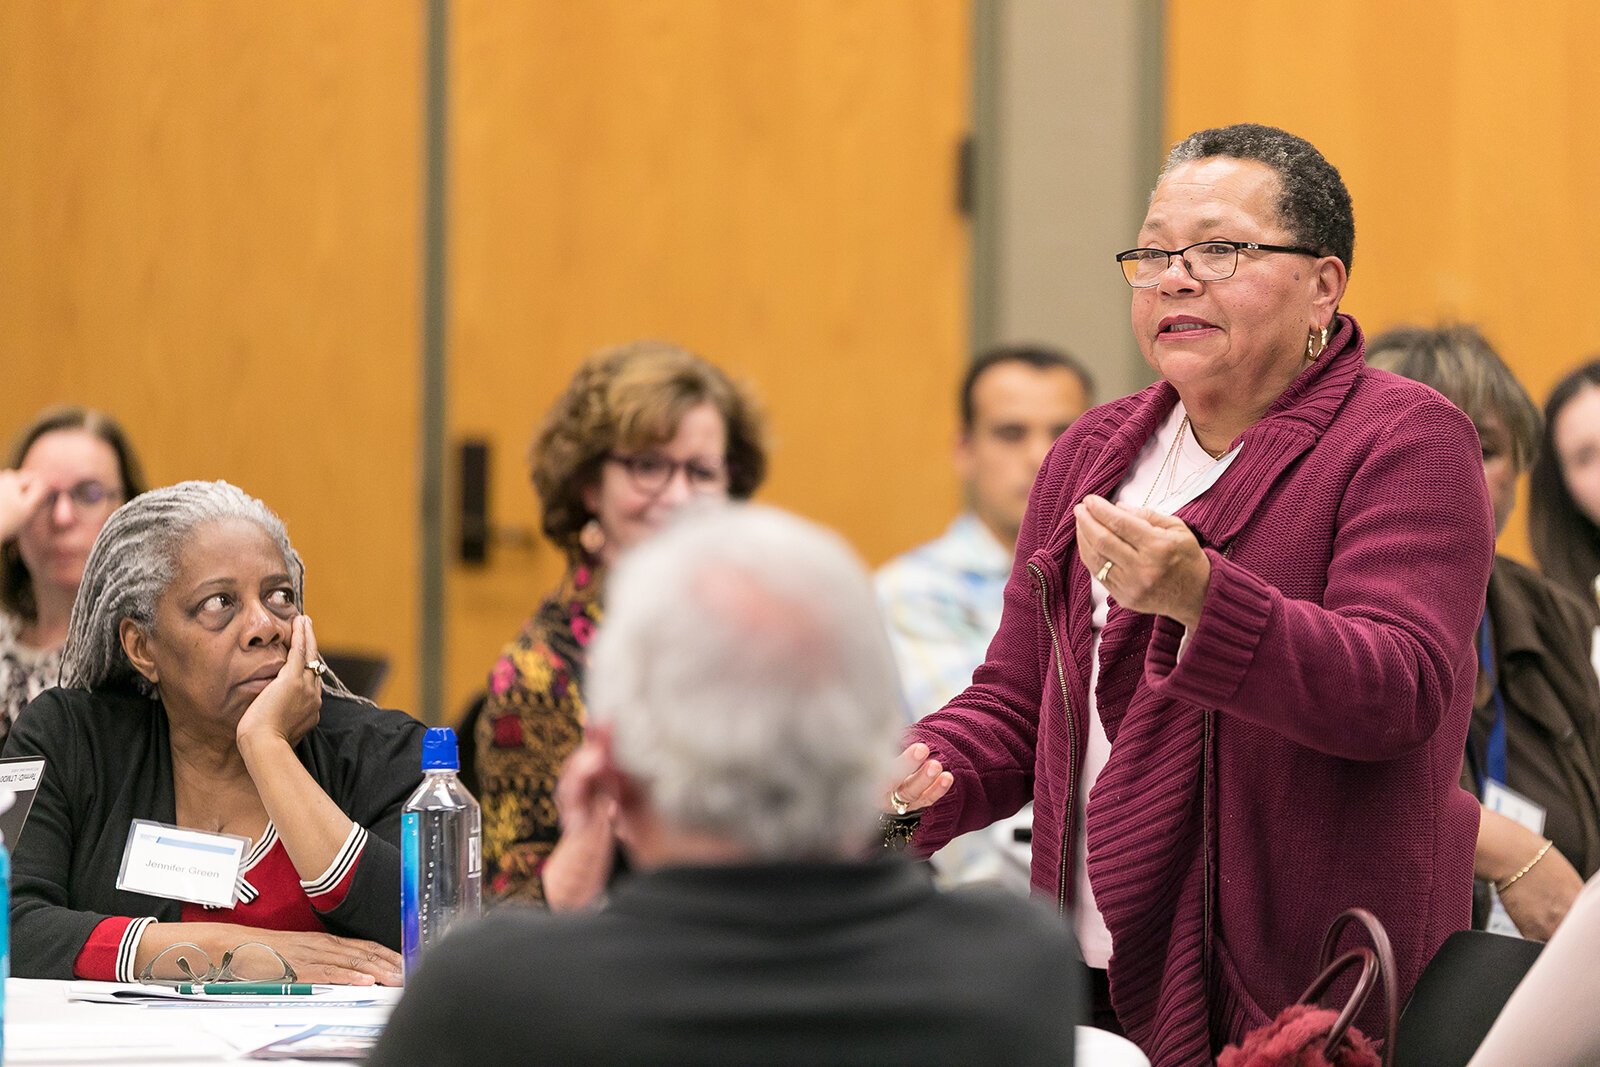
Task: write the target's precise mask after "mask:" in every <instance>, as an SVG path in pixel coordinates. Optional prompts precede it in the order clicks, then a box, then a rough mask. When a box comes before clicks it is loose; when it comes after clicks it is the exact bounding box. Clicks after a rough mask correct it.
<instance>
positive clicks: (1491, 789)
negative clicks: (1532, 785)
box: [1483, 779, 1545, 834]
mask: <svg viewBox="0 0 1600 1067" xmlns="http://www.w3.org/2000/svg"><path fill="white" fill-rule="evenodd" d="M1483 806H1484V807H1486V808H1488V809H1489V810H1490V811H1496V812H1499V813H1500V814H1501V815H1504V816H1505V817H1506V818H1508V819H1510V820H1511V821H1512V822H1514V823H1519V824H1520V825H1522V826H1526V827H1527V828H1528V829H1530V830H1532V831H1533V832H1534V833H1536V834H1542V833H1544V816H1545V810H1544V805H1542V804H1536V803H1534V802H1533V801H1531V800H1529V799H1528V798H1527V797H1525V796H1523V795H1522V794H1521V793H1519V792H1517V791H1516V790H1515V789H1511V788H1508V787H1506V786H1503V785H1501V784H1500V783H1499V782H1496V781H1494V780H1493V779H1489V780H1488V781H1486V782H1484V783H1483Z"/></svg>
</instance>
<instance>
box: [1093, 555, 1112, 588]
mask: <svg viewBox="0 0 1600 1067" xmlns="http://www.w3.org/2000/svg"><path fill="white" fill-rule="evenodd" d="M1111 567H1112V562H1111V560H1109V559H1108V560H1106V561H1105V562H1104V563H1102V564H1101V565H1100V569H1099V570H1097V571H1095V573H1094V580H1095V581H1097V582H1099V583H1100V584H1101V585H1104V584H1105V582H1106V575H1108V574H1110V573H1111Z"/></svg>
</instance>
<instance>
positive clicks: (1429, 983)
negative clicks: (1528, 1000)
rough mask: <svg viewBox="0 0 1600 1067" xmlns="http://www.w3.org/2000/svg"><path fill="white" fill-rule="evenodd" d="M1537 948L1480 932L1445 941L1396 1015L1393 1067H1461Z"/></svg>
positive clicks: (1464, 932)
mask: <svg viewBox="0 0 1600 1067" xmlns="http://www.w3.org/2000/svg"><path fill="white" fill-rule="evenodd" d="M1542 948H1544V945H1543V943H1541V942H1538V941H1524V940H1523V939H1522V938H1520V937H1506V936H1505V935H1504V934H1491V933H1488V932H1486V931H1483V930H1458V931H1456V932H1455V933H1453V934H1451V935H1450V936H1449V937H1448V938H1446V939H1445V942H1444V944H1443V945H1440V946H1439V951H1438V952H1436V953H1434V956H1433V959H1431V960H1429V961H1428V966H1427V967H1425V968H1423V971H1422V976H1421V977H1420V978H1418V979H1417V985H1416V988H1415V989H1413V990H1412V991H1411V999H1410V1000H1409V1001H1407V1002H1406V1010H1405V1012H1404V1013H1403V1014H1402V1015H1401V1016H1400V1033H1399V1036H1398V1037H1397V1039H1396V1041H1395V1056H1394V1067H1466V1063H1467V1061H1468V1060H1470V1059H1472V1054H1473V1053H1474V1052H1476V1051H1477V1050H1478V1046H1479V1045H1481V1044H1482V1043H1483V1039H1484V1037H1485V1036H1487V1034H1488V1033H1489V1027H1491V1026H1493V1025H1494V1020H1495V1018H1496V1017H1497V1016H1498V1015H1499V1014H1500V1009H1501V1008H1504V1007H1505V1006H1506V1001H1507V1000H1509V999H1510V998H1511V992H1512V990H1514V989H1516V988H1517V984H1518V983H1519V982H1521V981H1522V976H1523V975H1525V974H1527V973H1528V968H1530V967H1532V966H1533V961H1534V960H1536V959H1538V958H1539V950H1540V949H1542Z"/></svg>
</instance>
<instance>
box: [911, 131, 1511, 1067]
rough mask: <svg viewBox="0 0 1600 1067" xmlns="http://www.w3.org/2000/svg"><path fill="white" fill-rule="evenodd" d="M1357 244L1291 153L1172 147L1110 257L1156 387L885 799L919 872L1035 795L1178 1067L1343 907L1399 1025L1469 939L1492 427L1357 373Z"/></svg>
mask: <svg viewBox="0 0 1600 1067" xmlns="http://www.w3.org/2000/svg"><path fill="white" fill-rule="evenodd" d="M1354 243H1355V225H1354V217H1353V213H1352V210H1351V206H1350V196H1349V193H1348V192H1347V191H1346V189H1345V187H1344V183H1343V181H1342V180H1341V179H1340V177H1339V174H1338V171H1337V170H1335V169H1334V168H1333V166H1332V165H1330V164H1329V163H1328V161H1327V160H1326V159H1324V158H1323V157H1322V155H1321V154H1320V153H1319V152H1318V151H1317V150H1316V149H1315V148H1314V147H1313V146H1312V145H1310V144H1308V143H1307V142H1305V141H1303V140H1301V139H1300V138H1298V137H1295V136H1293V135H1291V134H1288V133H1285V132H1284V131H1282V130H1277V129H1273V128H1270V127H1263V126H1253V125H1252V126H1231V127H1226V128H1223V129H1217V130H1206V131H1202V132H1200V133H1196V134H1194V135H1192V136H1190V137H1189V138H1188V139H1186V140H1185V141H1183V142H1181V143H1180V144H1179V145H1178V146H1177V147H1176V148H1174V149H1173V151H1172V154H1171V155H1170V156H1169V157H1168V160H1167V165H1166V167H1165V169H1164V170H1163V172H1162V175H1161V178H1160V180H1159V181H1158V183H1157V185H1156V188H1155V192H1154V194H1153V195H1152V197H1151V200H1150V207H1149V211H1148V213H1147V215H1146V216H1145V220H1144V225H1143V226H1142V227H1141V228H1140V231H1139V236H1138V241H1137V244H1138V246H1139V247H1136V248H1133V249H1130V250H1129V251H1127V252H1123V253H1121V254H1119V255H1118V256H1117V257H1116V258H1117V260H1118V262H1119V265H1120V267H1121V268H1122V271H1123V275H1124V277H1125V278H1126V280H1127V282H1128V284H1129V285H1130V286H1131V287H1132V298H1133V307H1132V321H1133V330H1134V336H1135V338H1136V340H1137V341H1138V343H1139V347H1140V349H1141V351H1142V352H1143V353H1144V356H1145V359H1146V360H1147V361H1148V362H1149V364H1150V365H1151V366H1152V367H1153V368H1155V370H1156V372H1157V373H1158V374H1159V375H1160V377H1161V380H1160V381H1158V382H1156V384H1154V385H1152V386H1150V387H1149V388H1148V389H1145V390H1144V391H1143V392H1140V393H1137V394H1135V395H1133V396H1130V397H1125V398H1123V399H1122V400H1118V401H1115V402H1113V403H1110V404H1106V405H1104V406H1102V407H1099V408H1096V409H1094V410H1091V411H1090V412H1089V413H1088V414H1086V415H1084V416H1083V417H1082V418H1081V419H1079V420H1078V422H1077V423H1076V424H1074V425H1073V427H1072V429H1071V430H1069V431H1068V432H1067V433H1066V434H1065V435H1063V436H1062V438H1061V439H1060V440H1059V441H1058V442H1057V443H1056V445H1055V448H1054V449H1053V450H1052V451H1051V453H1050V456H1049V458H1048V459H1046V461H1045V464H1044V466H1043V468H1041V470H1040V472H1039V477H1038V480H1037V481H1036V482H1035V484H1034V489H1033V495H1032V497H1031V499H1030V501H1029V504H1028V513H1027V517H1026V519H1025V520H1024V523H1023V528H1022V533H1021V536H1020V537H1019V538H1018V541H1017V553H1016V560H1015V564H1014V566H1013V569H1012V576H1011V580H1010V583H1009V585H1008V586H1007V588H1006V600H1005V612H1004V616H1003V619H1002V621H1001V624H1000V630H999V633H998V634H997V635H996V637H995V640H994V643H993V645H992V646H991V647H990V649H989V658H988V662H987V663H985V664H984V665H983V666H981V667H980V668H978V670H977V672H976V673H975V674H974V676H973V684H972V686H971V688H969V689H968V690H967V691H966V692H964V693H962V694H961V695H960V696H958V697H956V698H955V699H954V700H953V701H951V703H950V705H949V706H947V707H946V708H945V709H944V710H942V711H940V712H936V713H935V714H933V715H931V716H929V717H927V718H925V719H923V720H922V721H921V722H920V723H918V724H917V725H916V726H914V727H913V728H912V738H913V743H912V744H911V745H910V746H909V747H908V749H907V753H906V756H905V767H906V771H907V774H906V777H905V778H904V779H902V781H901V782H900V785H899V787H898V788H897V789H896V790H895V791H894V794H893V795H892V796H891V797H890V801H891V804H892V806H893V807H894V809H895V810H896V812H898V813H899V814H900V815H901V816H902V818H903V819H904V818H907V817H911V818H917V817H920V821H919V824H918V825H917V826H915V827H914V828H909V827H907V826H906V825H905V824H904V823H901V824H900V825H899V826H898V827H897V829H898V830H899V831H900V832H901V833H902V834H903V833H905V832H906V831H907V830H908V829H910V832H911V835H912V844H913V847H914V848H916V850H917V851H919V852H927V851H932V850H933V849H935V848H937V847H939V846H940V845H941V844H943V843H944V842H945V841H947V840H949V839H950V838H951V837H952V836H954V835H955V834H958V833H963V832H966V831H968V830H974V829H977V828H978V827H981V826H983V825H986V824H987V823H990V822H992V821H994V820H996V819H999V818H1003V817H1005V816H1007V815H1009V814H1011V813H1012V812H1014V811H1016V810H1017V809H1018V808H1019V807H1020V806H1021V805H1022V804H1023V803H1025V802H1026V801H1028V800H1030V799H1031V800H1033V801H1034V811H1035V816H1034V819H1035V821H1034V836H1033V847H1034V857H1033V888H1034V891H1035V892H1036V893H1038V894H1040V895H1042V896H1045V897H1047V898H1048V899H1049V900H1050V901H1052V902H1053V903H1054V904H1056V905H1057V906H1058V907H1060V908H1061V909H1062V911H1063V912H1065V911H1067V910H1068V909H1069V908H1070V909H1073V913H1074V921H1075V922H1076V924H1077V927H1078V933H1079V941H1080V944H1081V948H1082V951H1083V954H1084V958H1085V961H1086V963H1087V964H1088V965H1089V967H1090V968H1091V971H1092V973H1091V979H1092V981H1094V982H1095V984H1096V986H1097V987H1098V992H1099V998H1098V999H1099V1001H1100V1003H1099V1004H1098V1005H1097V1008H1098V1011H1097V1021H1098V1022H1100V1023H1101V1024H1102V1025H1111V1026H1116V1027H1120V1028H1121V1029H1123V1030H1124V1031H1125V1032H1126V1033H1127V1034H1128V1035H1129V1036H1130V1037H1131V1038H1133V1039H1134V1040H1135V1041H1136V1042H1138V1044H1139V1045H1140V1046H1141V1047H1142V1048H1143V1049H1144V1051H1145V1053H1146V1054H1147V1055H1148V1056H1149V1057H1150V1058H1151V1060H1152V1061H1153V1062H1154V1063H1155V1064H1156V1065H1157V1067H1168V1065H1172V1064H1200V1063H1210V1062H1211V1061H1212V1056H1213V1054H1214V1052H1215V1050H1217V1049H1218V1048H1220V1047H1221V1046H1222V1045H1223V1044H1224V1043H1226V1042H1228V1041H1230V1040H1237V1039H1238V1038H1239V1037H1240V1036H1241V1035H1242V1034H1244V1033H1245V1032H1246V1031H1248V1030H1249V1029H1251V1028H1252V1027H1254V1026H1256V1025H1259V1024H1261V1023H1263V1022H1265V1021H1266V1020H1267V1019H1269V1018H1270V1017H1271V1016H1272V1015H1274V1014H1275V1013H1276V1012H1277V1011H1279V1010H1280V1009H1281V1008H1283V1007H1284V1006H1285V1005H1287V1004H1289V1003H1290V1002H1291V1001H1293V1000H1294V998H1295V997H1296V996H1297V995H1298V994H1299V993H1300V991H1301V990H1302V988H1303V987H1304V986H1305V985H1306V984H1307V982H1309V980H1310V978H1311V977H1312V975H1311V968H1312V967H1313V966H1314V960H1315V958H1316V954H1317V950H1318V947H1319V945H1320V941H1321V938H1322V934H1323V932H1324V930H1325V929H1326V928H1327V926H1328V924H1329V922H1330V921H1331V920H1332V919H1333V917H1334V916H1335V915H1337V914H1338V913H1339V912H1340V911H1341V910H1343V909H1344V908H1347V907H1350V906H1352V905H1361V906H1364V907H1367V908H1370V909H1372V910H1373V911H1374V912H1376V913H1377V914H1378V916H1379V917H1380V918H1381V919H1382V920H1383V922H1384V923H1385V924H1386V925H1387V926H1388V928H1389V932H1390V935H1391V937H1392V939H1393V942H1394V947H1395V952H1396V956H1397V958H1398V960H1399V969H1400V976H1399V977H1400V988H1401V991H1402V1000H1403V997H1404V995H1408V994H1409V992H1410V990H1411V987H1412V985H1413V984H1414V983H1415V981H1416V978H1417V974H1418V972H1419V971H1420V970H1421V969H1422V967H1423V965H1424V964H1425V963H1426V962H1427V960H1428V959H1429V957H1430V956H1431V955H1432V954H1433V952H1434V950H1435V949H1436V948H1437V947H1438V946H1439V944H1440V943H1441V942H1442V941H1443V940H1444V938H1445V937H1446V936H1447V935H1448V934H1449V933H1451V932H1452V931H1454V930H1459V929H1464V928H1465V927H1466V926H1467V925H1468V924H1469V922H1470V921H1471V917H1472V861H1473V842H1474V839H1475V837H1476V834H1477V827H1478V805H1477V803H1476V802H1475V801H1474V800H1473V798H1472V796H1471V795H1470V794H1468V793H1467V792H1465V791H1464V790H1462V789H1461V786H1460V783H1459V776H1460V773H1461V754H1462V751H1463V745H1464V743H1465V738H1466V731H1467V723H1468V716H1469V713H1470V711H1471V707H1472V696H1473V679H1474V677H1475V673H1476V666H1477V664H1476V660H1475V658H1474V655H1473V644H1472V642H1473V633H1474V629H1475V627H1476V625H1477V622H1478V618H1479V616H1480V615H1481V613H1482V611H1483V598H1484V588H1485V584H1486V581H1487V578H1488V573H1489V564H1490V560H1491V557H1492V551H1493V545H1492V541H1493V533H1494V525H1493V519H1492V516H1491V513H1490V508H1489V502H1488V499H1487V495H1486V493H1485V489H1484V480H1483V471H1482V466H1481V463H1480V454H1479V447H1478V438H1477V434H1476V433H1475V431H1474V430H1473V427H1472V424H1471V422H1470V421H1469V420H1468V419H1467V418H1466V417H1465V416H1464V415H1462V414H1461V412H1460V411H1458V410H1457V409H1456V408H1455V407H1453V406H1452V405H1451V404H1449V403H1448V402H1447V401H1445V400H1444V399H1443V398H1441V397H1440V396H1439V395H1438V394H1437V393H1434V392H1433V391H1432V390H1429V389H1426V388H1424V387H1422V386H1420V385H1417V384H1416V383H1413V382H1407V381H1404V380H1402V379H1400V378H1397V377H1395V376H1393V375H1390V374H1385V373H1381V372H1374V371H1370V370H1368V369H1366V367H1365V365H1364V363H1363V360H1362V350H1363V342H1362V335H1361V330H1360V328H1359V327H1358V326H1357V325H1356V323H1355V321H1354V320H1353V319H1351V318H1350V317H1349V316H1348V315H1343V314H1340V313H1339V302H1340V299H1341V298H1342V297H1343V295H1344V291H1345V284H1346V281H1347V279H1348V275H1349V270H1350V262H1351V254H1352V251H1353V248H1354Z"/></svg>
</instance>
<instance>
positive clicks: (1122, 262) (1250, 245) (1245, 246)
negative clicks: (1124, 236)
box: [1115, 241, 1322, 289]
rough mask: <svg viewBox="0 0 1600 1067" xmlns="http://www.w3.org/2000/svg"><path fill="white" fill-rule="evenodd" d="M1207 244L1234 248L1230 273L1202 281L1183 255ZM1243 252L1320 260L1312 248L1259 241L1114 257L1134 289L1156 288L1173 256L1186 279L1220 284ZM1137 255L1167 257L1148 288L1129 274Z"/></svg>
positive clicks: (1150, 249) (1149, 249)
mask: <svg viewBox="0 0 1600 1067" xmlns="http://www.w3.org/2000/svg"><path fill="white" fill-rule="evenodd" d="M1206 245H1228V246H1229V247H1231V248H1232V249H1233V270H1230V271H1229V272H1228V273H1226V274H1219V275H1217V276H1216V277H1215V278H1201V277H1198V276H1197V275H1196V274H1195V272H1194V265H1193V264H1191V263H1190V262H1189V260H1188V257H1187V256H1185V255H1184V253H1185V252H1188V251H1190V250H1191V249H1195V248H1202V247H1204V246H1206ZM1244 251H1250V252H1287V253H1290V254H1291V255H1297V256H1313V257H1315V258H1317V259H1321V258H1322V253H1321V252H1318V251H1316V250H1315V249H1311V248H1301V247H1299V246H1298V245H1269V244H1262V243H1261V242H1260V241H1196V242H1195V243H1194V244H1192V245H1185V246H1184V247H1182V248H1179V249H1174V250H1168V249H1165V248H1153V247H1146V248H1130V249H1128V250H1127V251H1126V252H1118V253H1117V254H1116V257H1115V258H1116V261H1117V266H1118V267H1119V268H1121V270H1122V280H1123V281H1125V282H1127V283H1128V284H1129V285H1130V286H1131V287H1133V288H1135V289H1154V288H1155V287H1156V286H1158V285H1160V284H1161V275H1163V274H1165V273H1166V272H1167V270H1168V269H1169V268H1171V266H1172V260H1173V258H1174V257H1176V258H1177V259H1178V260H1180V261H1181V262H1182V263H1183V269H1184V270H1186V271H1188V272H1189V277H1191V278H1194V280H1195V281H1197V282H1221V281H1226V280H1228V279H1229V278H1231V277H1233V276H1234V273H1235V272H1237V271H1238V269H1239V253H1240V252H1244ZM1140 252H1160V253H1161V254H1162V255H1164V256H1166V257H1167V261H1166V263H1164V264H1162V266H1161V269H1160V270H1158V271H1157V272H1156V277H1155V280H1154V281H1152V282H1150V283H1149V284H1148V285H1140V284H1139V283H1138V282H1136V281H1134V280H1133V275H1132V274H1131V273H1130V268H1129V267H1128V264H1129V263H1136V262H1137V260H1136V257H1137V256H1138V254H1139V253H1140Z"/></svg>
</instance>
